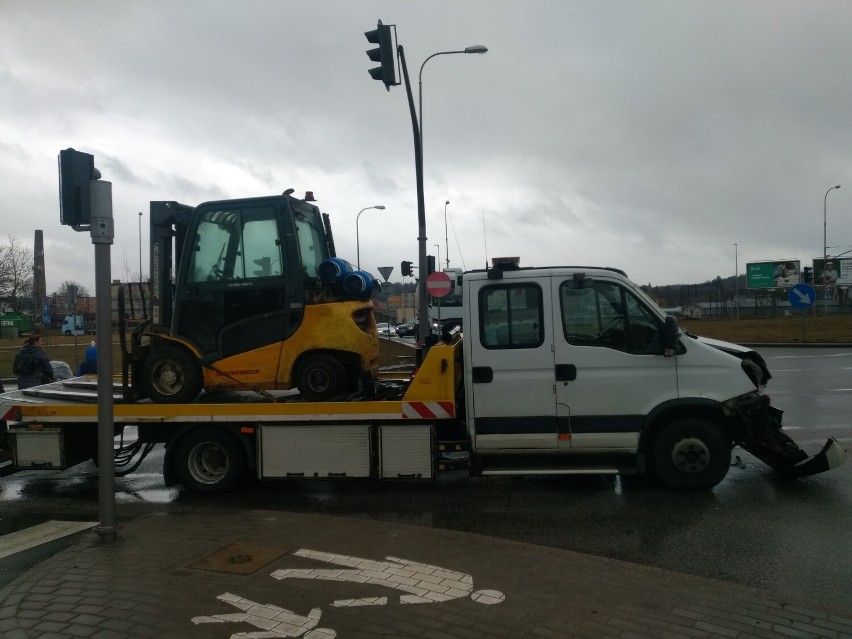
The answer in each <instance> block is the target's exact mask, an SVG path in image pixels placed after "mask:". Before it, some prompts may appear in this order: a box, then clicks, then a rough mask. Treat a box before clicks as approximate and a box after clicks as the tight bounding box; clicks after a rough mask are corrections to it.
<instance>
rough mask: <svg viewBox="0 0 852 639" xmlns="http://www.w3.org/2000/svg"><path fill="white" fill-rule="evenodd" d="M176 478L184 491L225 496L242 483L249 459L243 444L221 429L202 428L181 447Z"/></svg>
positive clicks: (176, 452)
mask: <svg viewBox="0 0 852 639" xmlns="http://www.w3.org/2000/svg"><path fill="white" fill-rule="evenodd" d="M172 459H173V460H174V461H173V463H174V471H175V475H176V476H177V478H178V481H180V483H181V484H183V486H184V488H186V489H187V490H189V491H191V492H194V493H207V494H214V493H223V492H225V491H227V490H230V489H231V488H233V487H234V486H236V484H237V483H238V482H239V481H240V479H241V478H242V476H243V471H244V469H245V457H244V454H243V451H242V449H241V448H240V445H239V442H237V440H236V439H234V437H233V436H232V435H230V434H229V433H227V432H225V431H223V430H221V429H218V428H201V429H199V430H195V431H192V432H189V433H187V434H186V435H185V436H184V437H183V438H181V439H180V441H178V443H177V448H176V449H175V454H174V457H173V458H172Z"/></svg>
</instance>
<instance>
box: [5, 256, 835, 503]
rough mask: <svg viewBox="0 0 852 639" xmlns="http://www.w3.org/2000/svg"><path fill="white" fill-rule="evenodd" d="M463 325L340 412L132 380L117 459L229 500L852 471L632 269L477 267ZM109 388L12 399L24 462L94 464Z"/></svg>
mask: <svg viewBox="0 0 852 639" xmlns="http://www.w3.org/2000/svg"><path fill="white" fill-rule="evenodd" d="M462 317H463V326H464V334H462V333H461V331H459V330H458V329H456V330H454V331H450V332H445V333H444V334H443V336H442V338H441V341H440V343H438V344H436V345H433V346H431V348H429V350H428V353H427V354H426V356H425V358H424V359H423V361H422V363H421V364H420V366H419V367H417V368H416V369H415V370H413V371H410V372H407V373H404V374H400V373H399V372H398V371H396V372H393V373H388V374H386V375H380V379H377V380H374V382H373V383H372V384H368V385H367V386H368V392H363V391H361V392H359V393H355V394H351V395H347V396H341V397H337V398H334V399H333V400H332V401H323V402H305V401H290V399H292V398H290V399H288V398H279V397H274V398H273V397H271V395H270V393H268V392H267V393H252V392H251V389H248V388H247V389H246V391H245V392H243V393H242V394H241V395H240V396H239V397H236V398H235V397H233V395H234V394H233V393H221V394H219V393H208V394H202V396H201V397H200V398H199V399H198V400H196V401H194V402H192V403H189V404H170V405H164V404H154V403H151V402H148V401H133V398H132V396H128V395H126V394H125V395H124V400H122V394H121V393H120V391H121V390H122V389H121V387H120V386H117V387H116V391H117V394H116V404H115V406H114V422H115V428H116V435H120V434H122V433H123V429H124V427H125V426H129V425H132V426H135V427H136V428H137V429H138V434H139V437H138V440H137V441H136V442H133V443H131V444H128V445H126V446H124V445H119V447H118V448H117V449H116V455H115V459H116V466H117V472H118V473H119V474H126V473H127V472H131V471H132V469H133V468H134V467H135V466H137V465H138V463H139V461H140V460H141V456H143V455H144V454H146V453H147V451H148V450H150V447H151V446H152V445H153V444H156V443H159V442H162V443H165V444H166V455H165V458H164V465H163V473H164V476H165V478H166V483H167V484H169V485H171V484H174V483H182V484H183V485H184V486H185V487H187V488H188V489H190V490H195V491H198V492H220V491H222V490H227V489H228V488H230V487H232V486H234V485H235V483H236V482H238V481H239V480H240V479H241V477H242V476H243V474H250V475H253V476H254V477H256V478H258V479H281V478H290V477H298V478H317V479H345V478H353V477H372V478H376V479H393V480H422V479H431V478H434V477H435V476H436V475H437V474H438V473H439V472H441V471H443V470H450V469H459V468H469V469H470V471H471V472H472V473H473V474H482V475H488V474H525V475H533V474H615V473H636V472H646V471H647V472H652V473H653V474H655V475H656V476H657V477H658V478H659V479H660V480H661V481H662V482H663V483H664V484H666V485H668V486H670V487H673V488H687V489H709V488H712V487H713V486H715V485H716V484H718V483H719V482H720V481H721V480H722V479H723V478H724V477H725V475H726V473H727V472H728V468H729V466H730V462H731V449H732V447H733V446H734V445H740V446H742V447H743V448H745V449H746V450H748V451H750V452H751V453H753V454H754V455H755V456H757V457H758V458H760V459H761V460H763V461H764V462H766V463H767V464H768V465H769V466H771V467H772V468H773V469H775V470H776V471H777V472H779V473H781V474H783V475H785V476H789V477H805V476H808V475H813V474H816V473H819V472H823V471H826V470H829V469H830V468H834V467H836V466H839V465H840V464H842V463H843V462H844V460H845V457H846V452H845V451H844V449H843V448H842V447H841V446H840V445H839V444H838V443H837V441H836V440H834V439H829V440H828V441H827V442H826V444H825V446H824V447H823V449H822V450H821V451H820V452H819V453H817V454H816V455H814V456H812V457H809V456H808V455H807V454H806V453H805V452H804V451H802V450H801V449H800V448H799V447H798V446H797V445H796V444H795V442H793V441H792V440H791V439H790V438H789V437H788V436H787V435H786V434H785V433H784V431H783V429H782V427H781V411H780V410H778V409H776V408H773V407H772V406H771V405H770V402H769V397H768V396H767V395H766V394H765V393H764V388H765V386H766V383H767V381H768V380H769V379H770V374H769V371H768V370H767V368H766V364H765V362H764V361H763V359H762V358H761V357H760V355H759V354H757V353H756V352H754V351H752V350H750V349H747V348H744V347H741V346H737V345H735V344H728V343H725V342H718V341H714V340H706V339H702V338H699V337H695V336H692V335H689V334H684V333H682V332H681V331H680V330H679V329H678V327H677V323H676V321H675V320H674V318H672V317H669V316H666V314H665V313H664V312H663V311H662V310H661V309H660V308H659V307H658V306H657V305H656V304H655V303H654V302H653V301H652V300H651V299H650V298H648V297H647V296H646V295H645V294H644V293H643V292H642V291H641V289H639V288H638V287H637V286H636V285H635V284H633V283H632V282H631V281H630V280H629V279H628V278H627V276H626V275H625V274H624V273H623V272H622V271H620V270H617V269H612V268H600V267H585V266H581V267H567V266H566V267H553V268H520V267H518V266H517V265H516V264H508V265H507V264H500V265H497V266H495V268H491V269H488V270H481V271H476V270H475V271H469V272H467V273H465V274H464V287H463V304H462ZM125 384H126V381H125ZM94 388H95V382H94V381H93V380H92V379H88V378H87V379H83V378H81V379H76V380H67V381H65V382H56V383H54V384H50V385H46V386H41V387H36V388H32V389H27V390H24V391H14V392H11V393H6V394H5V395H2V396H0V402H2V406H0V411H2V414H4V415H5V416H6V419H8V420H10V431H9V435H10V439H11V440H12V444H13V454H14V464H15V465H16V467H18V468H57V469H59V468H67V467H68V466H70V465H73V464H75V463H79V462H80V461H83V460H85V459H87V458H89V457H92V456H94V454H95V453H96V443H97V442H96V439H97V438H96V436H95V435H96V430H97V404H96V403H94V401H93V397H92V394H91V390H92V389H94ZM87 392H88V396H86V393H87ZM87 398H88V399H87ZM270 400H272V401H270ZM117 441H123V440H117ZM119 464H120V465H121V466H122V467H121V468H119Z"/></svg>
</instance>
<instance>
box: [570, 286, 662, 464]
mask: <svg viewBox="0 0 852 639" xmlns="http://www.w3.org/2000/svg"><path fill="white" fill-rule="evenodd" d="M553 296H554V304H553V312H554V325H555V332H556V335H555V354H556V373H557V376H556V398H557V402H558V404H559V413H560V415H561V416H563V418H562V419H561V420H560V430H561V431H563V432H568V433H570V438H571V450H572V452H633V451H635V449H636V446H637V444H638V438H639V430H640V428H641V425H642V422H643V420H644V418H645V416H646V415H648V414H649V412H650V411H651V410H653V409H654V408H655V407H656V406H659V405H660V404H662V403H663V402H665V401H667V400H670V399H675V398H676V397H677V394H678V389H677V368H676V357H664V356H663V354H662V353H663V347H662V341H661V335H662V326H663V323H662V320H661V319H660V318H659V317H658V315H657V314H655V313H653V312H652V311H651V309H650V308H649V306H648V305H647V304H646V303H645V302H644V301H643V300H642V299H641V297H640V296H638V295H636V294H635V292H634V291H632V290H631V289H629V288H628V287H627V286H625V285H624V282H620V281H618V280H607V279H603V278H595V279H594V281H592V280H586V281H585V282H582V280H579V281H578V280H576V279H574V278H573V277H569V276H565V277H563V278H557V277H554V279H553ZM566 416H567V424H566V419H565V417H566Z"/></svg>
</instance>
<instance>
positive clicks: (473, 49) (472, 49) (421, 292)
mask: <svg viewBox="0 0 852 639" xmlns="http://www.w3.org/2000/svg"><path fill="white" fill-rule="evenodd" d="M487 51H488V48H487V47H485V46H483V45H481V44H474V45H471V46H469V47H465V48H464V49H462V50H460V51H438V52H437V53H433V54H432V55H430V56H429V57H428V58H426V59H425V60H423V64H421V65H420V74H419V76H418V80H419V84H418V89H417V101H418V116H419V120H420V121H419V122H418V125H419V126H418V129H419V138H420V140H419V142H420V145H419V146H420V156H419V157H418V158H417V159H419V160H420V176H419V179H420V184H419V189H420V193H419V198H420V200H421V201H420V202H419V203H418V207H419V209H420V210H419V211H418V217H419V218H420V219H419V227H420V228H419V229H418V233H419V235H418V244H419V250H418V254H419V257H420V269H421V270H420V276H421V278H422V277H423V272H424V271H425V270H426V265H425V264H424V262H425V261H426V215H425V213H424V210H423V209H425V205H424V204H423V202H422V200H423V199H424V198H423V175H422V173H423V67H425V66H426V63H427V62H429V60H431V59H432V58H434V57H435V56H439V55H451V54H454V53H479V54H482V53H486V52H487ZM410 99H411V98H410V96H409V100H410ZM445 210H446V209H445ZM417 291H418V295H417V298H418V302H419V303H420V307H421V311H422V310H423V309H424V308H426V306H427V303H428V298H427V294H426V287H425V286H421V287H420V288H418V290H417ZM418 326H419V332H420V335H426V334H427V332H428V330H429V323H428V319H427V318H426V317H425V315H424V314H423V313H422V312H421V313H420V316H419V325H418Z"/></svg>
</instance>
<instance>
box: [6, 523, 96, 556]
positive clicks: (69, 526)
mask: <svg viewBox="0 0 852 639" xmlns="http://www.w3.org/2000/svg"><path fill="white" fill-rule="evenodd" d="M97 525H98V522H96V521H53V520H52V521H46V522H44V523H43V524H38V525H36V526H31V527H30V528H25V529H24V530H18V531H17V532H13V533H9V534H8V535H3V536H2V537H0V559H2V558H3V557H8V556H9V555H14V554H15V553H19V552H22V551H24V550H29V549H30V548H35V547H36V546H40V545H41V544H46V543H47V542H49V541H54V540H56V539H61V538H62V537H67V536H68V535H73V534H74V533H77V532H80V531H81V530H86V529H87V528H92V527H94V526H97Z"/></svg>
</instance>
